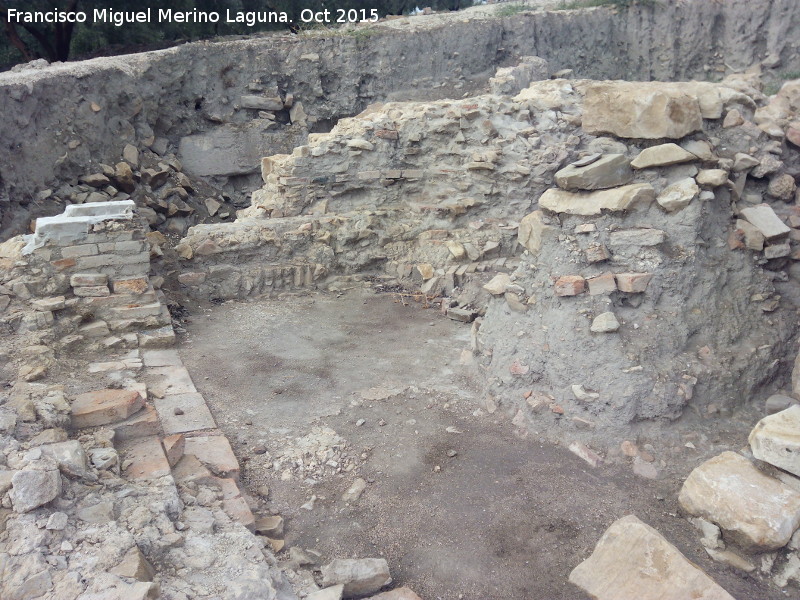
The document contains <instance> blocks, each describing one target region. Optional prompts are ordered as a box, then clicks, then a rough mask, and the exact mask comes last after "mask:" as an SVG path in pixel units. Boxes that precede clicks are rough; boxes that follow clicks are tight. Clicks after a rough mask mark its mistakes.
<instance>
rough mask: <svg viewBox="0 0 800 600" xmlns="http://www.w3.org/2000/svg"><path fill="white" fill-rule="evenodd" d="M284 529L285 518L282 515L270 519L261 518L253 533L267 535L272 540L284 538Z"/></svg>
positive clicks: (256, 523)
mask: <svg viewBox="0 0 800 600" xmlns="http://www.w3.org/2000/svg"><path fill="white" fill-rule="evenodd" d="M283 527H284V523H283V517H281V516H280V515H272V516H269V517H261V518H260V519H259V520H258V521H256V522H255V526H254V527H253V531H255V532H256V533H257V534H259V535H265V536H267V537H271V538H282V537H283Z"/></svg>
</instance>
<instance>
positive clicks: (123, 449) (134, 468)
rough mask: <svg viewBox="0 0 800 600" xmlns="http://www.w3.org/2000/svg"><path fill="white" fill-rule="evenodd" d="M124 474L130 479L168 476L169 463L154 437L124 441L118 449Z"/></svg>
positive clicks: (159, 441) (159, 443) (159, 442)
mask: <svg viewBox="0 0 800 600" xmlns="http://www.w3.org/2000/svg"><path fill="white" fill-rule="evenodd" d="M118 450H119V452H120V454H121V455H122V457H123V461H122V464H123V467H124V470H125V472H124V474H125V476H126V477H128V478H130V479H158V478H159V477H164V476H165V475H169V474H170V468H169V463H168V462H167V457H166V456H164V451H163V450H162V448H161V440H159V439H158V437H156V436H151V437H143V438H135V439H132V440H126V441H124V442H122V443H121V444H120V445H119V448H118Z"/></svg>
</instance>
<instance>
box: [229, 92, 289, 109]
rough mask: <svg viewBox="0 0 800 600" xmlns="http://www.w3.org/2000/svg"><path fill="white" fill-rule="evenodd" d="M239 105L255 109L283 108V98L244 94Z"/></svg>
mask: <svg viewBox="0 0 800 600" xmlns="http://www.w3.org/2000/svg"><path fill="white" fill-rule="evenodd" d="M239 106H241V107H242V108H249V109H253V110H270V111H274V110H283V100H281V99H280V98H277V97H268V96H252V95H251V96H242V97H241V98H239Z"/></svg>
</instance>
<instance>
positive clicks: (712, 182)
mask: <svg viewBox="0 0 800 600" xmlns="http://www.w3.org/2000/svg"><path fill="white" fill-rule="evenodd" d="M695 180H696V181H697V183H698V184H699V185H701V186H704V187H719V186H721V185H725V183H726V182H727V181H728V172H727V171H726V170H725V169H702V170H701V171H700V172H699V173H698V174H697V177H695Z"/></svg>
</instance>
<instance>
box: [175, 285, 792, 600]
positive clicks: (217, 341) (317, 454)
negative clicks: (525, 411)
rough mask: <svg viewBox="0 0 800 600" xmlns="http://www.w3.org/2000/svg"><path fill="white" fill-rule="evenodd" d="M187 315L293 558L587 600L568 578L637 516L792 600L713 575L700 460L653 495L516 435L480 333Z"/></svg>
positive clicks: (365, 312)
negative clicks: (493, 406)
mask: <svg viewBox="0 0 800 600" xmlns="http://www.w3.org/2000/svg"><path fill="white" fill-rule="evenodd" d="M188 309H189V313H190V316H189V318H188V321H187V323H186V324H185V328H186V332H185V333H184V334H183V335H181V343H180V346H179V351H180V353H181V356H182V358H183V361H184V363H185V364H186V366H187V368H188V369H189V370H190V372H191V373H192V376H193V378H194V380H195V384H196V386H197V387H198V389H199V390H200V391H201V392H202V393H203V395H204V396H205V398H206V399H207V401H208V403H209V405H210V407H211V409H212V412H213V413H214V416H215V418H216V420H217V423H218V425H219V427H220V428H221V429H222V430H223V431H224V432H225V433H226V434H227V435H228V437H229V439H230V440H231V443H232V444H233V445H234V449H235V451H236V453H237V455H238V456H239V458H240V460H242V461H243V463H242V464H243V477H242V478H243V481H244V483H245V484H246V485H247V486H248V487H249V489H250V490H251V491H252V492H253V495H254V496H255V497H258V495H257V491H258V490H259V489H261V491H262V493H263V492H264V489H263V486H265V485H266V486H268V487H269V490H270V491H269V496H268V499H267V500H265V501H264V503H263V505H262V513H264V514H268V513H276V514H281V515H283V516H284V518H285V519H286V523H287V525H286V543H287V546H286V547H287V548H289V547H292V546H294V547H300V548H304V549H314V550H316V551H318V552H319V553H320V554H321V555H322V561H323V562H324V561H327V560H330V559H333V558H366V557H373V556H384V557H385V558H386V559H387V560H388V562H389V565H390V568H391V571H392V576H393V578H394V582H395V584H396V585H408V586H409V587H411V588H412V589H414V590H415V591H416V592H417V593H418V594H420V596H422V597H423V598H425V599H426V600H439V599H441V600H450V599H470V600H473V599H474V600H481V599H501V598H502V599H504V600H532V599H543V600H544V599H547V600H560V599H564V600H566V599H579V598H585V596H584V595H583V594H582V592H580V591H579V590H578V589H577V588H575V587H573V586H572V585H571V584H569V583H568V582H567V576H568V574H569V572H570V571H571V570H572V568H574V567H575V566H576V565H577V564H578V563H579V562H581V561H582V560H583V559H585V558H586V557H587V556H588V555H589V554H590V553H591V551H592V549H593V548H594V545H595V544H596V542H597V540H598V539H599V538H600V536H601V535H602V533H603V531H604V530H605V529H606V528H607V527H608V525H609V524H611V522H613V521H614V520H616V519H618V518H620V517H622V516H624V515H626V514H631V513H633V514H636V515H637V516H638V517H639V518H640V519H642V520H643V521H645V522H646V523H648V524H650V525H652V526H654V527H655V528H656V529H658V530H659V531H660V532H661V533H662V534H663V535H665V536H666V537H667V539H669V540H670V541H671V542H672V543H673V544H675V545H676V546H677V547H678V548H679V549H680V550H681V551H682V552H683V553H684V554H685V555H686V556H687V557H688V558H689V559H690V560H692V561H694V562H695V563H697V564H698V565H700V566H701V567H702V568H703V569H705V570H706V571H707V572H708V573H709V574H710V575H711V576H712V577H713V578H714V579H715V580H716V581H718V582H719V583H720V584H721V585H722V586H723V587H725V588H726V589H727V590H728V591H729V592H730V593H731V594H733V595H734V596H735V597H736V598H737V599H738V600H767V599H772V598H775V599H777V598H785V597H786V596H785V595H784V594H783V593H781V592H780V591H778V590H775V589H774V588H769V587H768V586H767V585H766V584H764V583H763V582H761V581H759V580H757V579H754V578H749V577H747V578H746V577H743V576H741V575H738V574H735V573H733V572H731V571H730V570H727V569H725V568H724V567H721V566H719V565H717V564H716V563H713V562H712V561H711V560H710V559H708V558H707V557H706V555H705V553H704V551H703V550H702V548H701V546H700V544H699V535H698V534H697V533H696V532H695V531H694V530H693V528H692V527H691V526H690V525H689V524H688V522H687V521H686V520H684V519H683V518H681V517H680V516H679V514H678V506H677V500H676V498H677V492H678V490H679V489H680V485H681V484H682V482H683V479H684V478H685V477H686V475H687V474H688V473H689V471H690V470H691V469H692V468H693V466H695V464H697V459H695V460H694V461H693V462H691V464H690V463H688V462H687V463H686V464H674V461H672V462H673V464H672V469H671V470H669V471H665V472H664V474H663V475H662V476H661V477H660V478H659V479H658V480H650V479H644V478H641V477H638V476H636V475H634V474H633V473H632V472H631V469H630V466H629V465H628V464H626V463H625V462H624V461H623V460H618V461H617V462H616V463H615V464H606V465H603V466H600V467H599V468H592V467H590V466H589V465H588V464H586V463H585V462H583V461H582V460H581V459H579V458H578V457H576V456H574V455H573V454H572V453H570V452H569V451H568V450H567V449H566V448H565V447H562V446H560V445H553V444H547V443H540V441H539V440H537V439H536V436H527V437H525V438H522V437H520V436H519V435H515V428H514V427H513V426H512V424H511V423H510V419H509V417H508V416H507V415H505V414H501V411H498V412H495V413H494V414H488V413H487V412H486V410H485V408H483V407H482V403H481V397H482V396H481V395H480V394H479V390H478V389H477V387H476V383H475V381H473V380H472V379H471V378H470V374H471V373H472V374H473V375H474V374H475V369H477V368H478V367H476V366H474V365H473V366H464V365H462V364H461V363H460V360H459V358H460V355H461V352H462V350H464V349H465V348H468V347H469V331H470V325H468V324H465V323H459V322H455V321H451V320H449V319H447V318H445V317H443V316H442V315H441V314H440V312H439V311H438V310H437V309H435V308H428V309H427V310H426V309H425V308H424V307H422V306H421V305H420V304H418V303H416V302H413V301H409V302H407V304H404V303H403V302H401V301H400V300H399V298H398V297H397V296H393V295H386V294H384V295H378V294H375V293H374V292H372V291H367V290H364V291H360V290H359V291H351V292H349V293H347V294H340V295H333V294H315V295H311V296H297V297H284V298H281V299H279V300H269V299H259V300H253V301H249V302H227V303H225V304H222V305H216V306H215V305H205V306H197V305H192V306H189V307H188ZM334 432H335V433H334ZM728 438H729V439H727V443H728V444H730V446H731V447H737V445H738V446H741V445H743V444H744V442H745V440H746V431H744V430H743V431H742V432H741V433H740V434H739V435H732V436H728ZM568 443H569V440H565V441H564V446H566V445H567V444H568ZM357 477H362V478H363V479H364V480H366V482H367V487H366V490H365V491H364V492H363V494H362V495H361V497H360V499H359V500H358V501H352V502H345V500H344V499H342V494H343V493H344V492H345V491H346V490H347V489H348V488H349V487H350V485H351V484H352V483H353V481H354V480H355V479H356V478H357ZM309 501H311V502H309ZM304 505H305V507H303V506H304ZM285 556H286V552H283V553H282V554H280V555H279V558H282V557H283V558H285Z"/></svg>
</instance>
